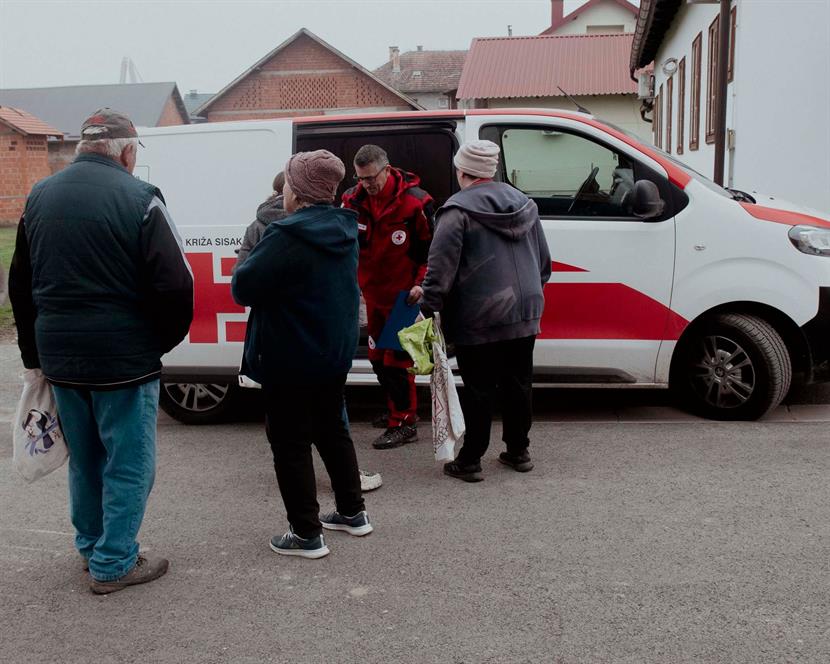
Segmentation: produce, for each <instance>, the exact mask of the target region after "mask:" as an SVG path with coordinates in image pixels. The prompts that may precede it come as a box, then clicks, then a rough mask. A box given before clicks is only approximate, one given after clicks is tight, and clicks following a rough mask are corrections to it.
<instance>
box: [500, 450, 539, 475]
mask: <svg viewBox="0 0 830 664" xmlns="http://www.w3.org/2000/svg"><path fill="white" fill-rule="evenodd" d="M499 463H503V464H504V465H505V466H510V467H511V468H512V469H513V470H515V471H518V472H520V473H526V472H527V471H529V470H533V462H532V461H531V460H530V455H529V454H528V453H527V450H525V451H524V452H522V453H521V454H508V453H507V452H502V453H501V454H499Z"/></svg>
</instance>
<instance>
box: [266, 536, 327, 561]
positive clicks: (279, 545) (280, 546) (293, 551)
mask: <svg viewBox="0 0 830 664" xmlns="http://www.w3.org/2000/svg"><path fill="white" fill-rule="evenodd" d="M270 545H271V551H274V552H276V553H279V554H280V555H283V556H300V557H301V558H322V557H323V556H327V555H329V553H331V552H330V551H329V548H328V547H327V546H326V541H325V540H324V539H323V536H322V535H317V537H309V538H308V539H303V538H302V537H300V536H299V535H295V534H294V531H293V530H289V531H288V532H287V533H285V535H283V536H282V537H277V536H276V535H274V536H273V537H272V538H271V542H270Z"/></svg>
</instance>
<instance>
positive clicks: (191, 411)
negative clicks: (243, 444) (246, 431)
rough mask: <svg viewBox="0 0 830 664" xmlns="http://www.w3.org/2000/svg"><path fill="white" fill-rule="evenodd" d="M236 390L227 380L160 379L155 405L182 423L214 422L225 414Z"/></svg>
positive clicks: (234, 396) (230, 405) (231, 403)
mask: <svg viewBox="0 0 830 664" xmlns="http://www.w3.org/2000/svg"><path fill="white" fill-rule="evenodd" d="M237 391H238V388H237V387H236V385H233V384H229V383H162V384H161V389H160V390H159V406H161V409H162V410H163V411H164V412H165V413H167V414H168V415H169V416H170V417H172V418H173V419H174V420H178V421H179V422H182V423H183V424H214V423H216V422H221V421H222V420H223V419H224V418H225V417H226V416H227V414H228V412H229V410H230V408H231V407H232V405H233V403H234V401H235V400H236V393H237Z"/></svg>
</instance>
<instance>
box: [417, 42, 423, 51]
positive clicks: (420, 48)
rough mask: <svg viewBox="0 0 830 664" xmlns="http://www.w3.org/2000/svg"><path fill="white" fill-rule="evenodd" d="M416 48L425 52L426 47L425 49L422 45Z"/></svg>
mask: <svg viewBox="0 0 830 664" xmlns="http://www.w3.org/2000/svg"><path fill="white" fill-rule="evenodd" d="M416 48H417V49H418V50H419V51H423V50H424V47H423V46H421V45H420V44H418V46H417V47H416Z"/></svg>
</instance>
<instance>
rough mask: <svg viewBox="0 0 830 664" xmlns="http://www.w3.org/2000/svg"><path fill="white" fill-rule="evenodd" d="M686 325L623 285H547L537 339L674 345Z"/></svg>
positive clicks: (663, 308) (642, 294)
mask: <svg viewBox="0 0 830 664" xmlns="http://www.w3.org/2000/svg"><path fill="white" fill-rule="evenodd" d="M688 324H689V321H687V320H686V319H685V318H683V317H682V316H680V315H678V314H677V313H675V312H674V311H672V310H671V309H669V308H668V307H666V306H665V305H663V304H661V303H660V302H658V301H657V300H655V299H653V298H651V297H649V296H648V295H646V294H645V293H641V292H640V291H638V290H635V289H633V288H631V287H629V286H626V285H625V284H555V283H550V284H547V285H546V286H545V312H544V314H543V315H542V321H541V329H542V331H541V334H540V335H539V338H540V339H637V340H648V341H660V340H667V341H676V340H677V339H679V338H680V334H681V333H682V332H683V330H684V329H685V328H686V326H687V325H688Z"/></svg>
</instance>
